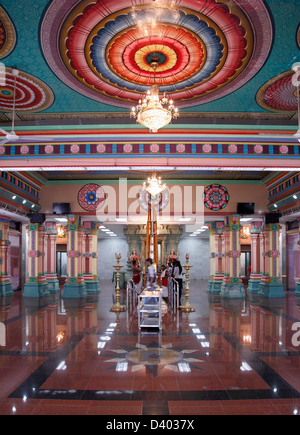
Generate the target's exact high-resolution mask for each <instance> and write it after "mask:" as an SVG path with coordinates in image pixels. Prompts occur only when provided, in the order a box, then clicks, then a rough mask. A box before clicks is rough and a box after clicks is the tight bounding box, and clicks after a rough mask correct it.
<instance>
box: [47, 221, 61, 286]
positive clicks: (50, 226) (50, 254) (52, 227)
mask: <svg viewBox="0 0 300 435" xmlns="http://www.w3.org/2000/svg"><path fill="white" fill-rule="evenodd" d="M45 228H46V235H45V238H46V248H47V255H46V258H45V260H46V261H45V273H46V279H47V282H48V290H49V292H50V293H59V292H60V288H59V281H58V278H57V273H56V239H57V230H56V222H46V223H45Z"/></svg>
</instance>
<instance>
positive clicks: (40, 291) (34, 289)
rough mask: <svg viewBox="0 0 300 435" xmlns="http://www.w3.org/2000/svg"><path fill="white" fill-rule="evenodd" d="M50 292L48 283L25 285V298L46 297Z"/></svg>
mask: <svg viewBox="0 0 300 435" xmlns="http://www.w3.org/2000/svg"><path fill="white" fill-rule="evenodd" d="M49 295H50V292H49V291H48V283H47V282H41V283H26V284H25V285H24V292H23V297H24V298H44V297H46V296H49Z"/></svg>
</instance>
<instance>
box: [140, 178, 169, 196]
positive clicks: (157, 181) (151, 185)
mask: <svg viewBox="0 0 300 435" xmlns="http://www.w3.org/2000/svg"><path fill="white" fill-rule="evenodd" d="M144 188H145V189H146V190H147V192H148V193H150V195H151V196H153V197H155V196H157V195H158V194H160V193H162V191H163V190H165V188H166V184H162V182H161V177H159V178H157V177H156V174H153V175H152V177H151V178H148V181H147V182H145V183H144Z"/></svg>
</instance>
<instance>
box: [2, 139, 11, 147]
mask: <svg viewBox="0 0 300 435" xmlns="http://www.w3.org/2000/svg"><path fill="white" fill-rule="evenodd" d="M7 142H9V140H8V139H5V140H2V141H1V142H0V146H1V145H5V144H6V143H7Z"/></svg>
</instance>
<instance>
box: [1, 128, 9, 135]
mask: <svg viewBox="0 0 300 435" xmlns="http://www.w3.org/2000/svg"><path fill="white" fill-rule="evenodd" d="M0 131H1V133H3V134H4V135H5V136H6V135H7V134H8V131H5V130H3V128H0Z"/></svg>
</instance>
